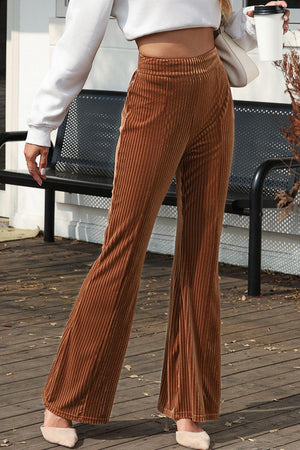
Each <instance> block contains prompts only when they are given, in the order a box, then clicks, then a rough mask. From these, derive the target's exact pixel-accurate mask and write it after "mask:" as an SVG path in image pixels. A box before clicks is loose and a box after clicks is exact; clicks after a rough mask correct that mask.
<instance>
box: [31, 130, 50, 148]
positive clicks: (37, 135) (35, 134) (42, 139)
mask: <svg viewBox="0 0 300 450" xmlns="http://www.w3.org/2000/svg"><path fill="white" fill-rule="evenodd" d="M51 131H52V129H51V128H48V127H35V126H33V125H29V127H28V133H27V138H26V142H27V143H28V144H35V145H41V146H43V147H50V145H51V140H50V133H51Z"/></svg>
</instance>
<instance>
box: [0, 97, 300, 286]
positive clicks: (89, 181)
mask: <svg viewBox="0 0 300 450" xmlns="http://www.w3.org/2000/svg"><path fill="white" fill-rule="evenodd" d="M125 98H126V93H124V92H110V91H91V90H83V91H82V92H81V93H80V94H79V95H78V96H77V97H76V98H75V99H74V101H73V102H72V104H71V106H70V108H69V111H68V114H67V115H66V117H65V119H64V121H63V123H62V125H61V126H60V127H59V129H58V133H57V139H56V143H55V146H54V148H53V147H52V148H51V150H50V152H49V158H48V167H47V180H46V181H45V182H43V186H42V188H44V189H45V228H44V239H45V240H46V241H50V242H51V241H53V240H54V204H55V191H63V192H74V193H79V194H90V195H97V196H102V197H110V196H111V191H112V183H113V174H114V163H115V150H116V146H117V142H118V137H119V127H120V123H121V111H122V108H123V105H124V101H125ZM234 108H235V148H234V156H233V163H232V168H231V175H230V181H229V189H228V195H227V200H226V207H225V211H226V212H230V213H234V214H242V215H250V231H249V275H248V280H249V282H248V293H249V294H250V295H259V293H260V260H261V216H262V207H275V206H276V201H275V200H274V194H275V192H276V191H277V190H278V189H288V188H289V187H290V186H291V185H292V184H293V182H294V175H293V172H292V174H290V175H289V174H288V172H289V169H288V168H287V167H286V164H287V163H288V162H289V158H290V156H291V153H290V150H289V146H288V144H287V142H286V141H285V140H284V138H283V137H282V134H281V132H280V127H281V126H283V125H287V124H288V115H289V114H290V113H291V107H290V106H289V105H282V104H266V103H256V102H241V101H235V102H234ZM26 134H27V133H26V132H8V133H2V134H0V146H2V145H3V144H4V143H5V142H7V141H18V140H25V139H26ZM294 165H295V164H294ZM274 169H276V170H274ZM1 181H2V182H3V183H7V184H15V185H22V186H30V187H36V188H39V186H38V185H37V184H36V182H35V181H34V180H33V179H32V177H31V176H30V175H29V174H28V173H27V172H26V171H18V170H0V182H1ZM163 204H165V205H176V177H175V174H174V178H173V180H172V183H171V185H170V188H169V190H168V193H167V195H166V196H165V199H164V201H163Z"/></svg>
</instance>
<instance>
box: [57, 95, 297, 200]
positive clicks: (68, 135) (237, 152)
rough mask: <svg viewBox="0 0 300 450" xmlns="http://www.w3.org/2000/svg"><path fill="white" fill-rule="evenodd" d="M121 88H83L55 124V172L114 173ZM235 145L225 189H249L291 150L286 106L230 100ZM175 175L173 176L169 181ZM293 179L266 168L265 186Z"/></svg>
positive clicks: (282, 184) (273, 186) (284, 184)
mask: <svg viewBox="0 0 300 450" xmlns="http://www.w3.org/2000/svg"><path fill="white" fill-rule="evenodd" d="M125 98H126V93H124V92H111V91H91V90H82V91H81V93H80V94H79V95H78V96H77V97H76V98H75V99H74V101H73V102H72V104H71V106H70V109H69V112H68V114H67V116H66V117H65V119H64V121H63V123H62V125H61V126H60V127H59V130H58V134H57V140H56V144H55V149H54V152H53V156H52V166H54V165H55V167H56V170H57V171H59V172H71V173H79V174H85V175H92V176H101V177H109V178H112V177H113V170H114V161H115V150H116V145H117V141H118V137H119V127H120V121H121V111H122V108H123V105H124V101H125ZM234 103H235V106H234V107H235V149H234V156H233V162H232V168H231V175H230V182H229V190H230V191H233V192H235V191H236V192H245V193H247V192H249V189H250V184H251V180H252V176H253V174H254V171H255V170H256V169H257V167H258V166H259V165H260V164H261V163H262V162H263V161H264V160H266V159H268V158H273V157H278V156H282V157H285V156H287V157H288V156H291V153H290V150H289V146H288V144H287V142H286V140H285V139H284V138H283V136H282V134H281V132H280V127H281V126H282V125H287V124H288V123H289V120H288V115H289V114H290V113H291V106H290V105H285V104H270V103H256V102H242V101H235V102H234ZM174 182H175V176H174V180H173V183H172V185H173V187H174ZM292 182H293V180H291V179H289V177H288V176H287V170H282V171H278V170H277V171H276V172H272V171H271V172H270V174H269V176H268V177H267V179H266V182H265V186H266V192H265V193H269V195H270V196H273V195H274V192H275V191H276V190H277V189H286V188H287V187H288V186H289V184H292Z"/></svg>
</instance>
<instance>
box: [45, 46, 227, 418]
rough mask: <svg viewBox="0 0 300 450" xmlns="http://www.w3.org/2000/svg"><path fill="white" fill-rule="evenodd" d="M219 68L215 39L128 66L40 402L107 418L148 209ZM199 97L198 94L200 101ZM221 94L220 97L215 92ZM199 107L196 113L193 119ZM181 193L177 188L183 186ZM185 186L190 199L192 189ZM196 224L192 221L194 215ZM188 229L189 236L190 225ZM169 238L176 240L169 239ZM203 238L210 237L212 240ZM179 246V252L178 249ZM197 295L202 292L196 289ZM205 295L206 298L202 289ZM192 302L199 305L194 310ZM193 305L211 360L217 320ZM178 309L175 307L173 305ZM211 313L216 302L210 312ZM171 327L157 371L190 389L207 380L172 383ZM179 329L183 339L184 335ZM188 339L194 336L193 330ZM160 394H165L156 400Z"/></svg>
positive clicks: (206, 119)
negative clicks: (91, 244) (86, 255)
mask: <svg viewBox="0 0 300 450" xmlns="http://www.w3.org/2000/svg"><path fill="white" fill-rule="evenodd" d="M222 73H223V72H222V67H221V63H220V61H219V58H218V54H217V52H216V50H215V49H214V50H212V51H211V52H208V53H207V54H205V55H201V56H199V57H194V58H180V59H173V58H172V59H166V58H162V59H160V58H158V59H156V58H147V57H143V56H142V55H140V57H139V64H138V70H137V71H136V72H135V74H134V76H133V78H132V81H131V83H130V85H129V89H128V95H127V98H126V102H125V106H124V109H123V112H122V122H121V127H120V131H121V133H120V139H119V142H118V146H117V150H116V163H115V174H114V183H113V192H112V199H111V205H110V210H109V214H108V225H107V228H106V230H105V236H104V243H103V246H102V251H101V254H100V256H99V258H98V259H97V260H96V261H95V263H94V265H93V266H92V268H91V270H90V272H89V274H88V276H87V277H86V279H85V281H84V283H83V285H82V287H81V290H80V292H79V295H78V298H77V301H76V302H75V305H74V307H73V309H72V312H71V314H70V317H69V320H68V322H67V325H66V328H65V331H64V333H63V336H62V339H61V343H60V346H59V349H58V353H57V356H56V358H55V361H54V363H53V365H52V368H51V370H50V373H49V376H48V379H47V382H46V385H45V388H44V391H43V401H44V404H45V406H46V407H47V408H48V409H49V410H50V411H52V412H53V413H55V414H57V415H59V416H61V417H65V418H67V419H73V420H77V421H79V422H88V423H107V422H108V421H109V416H110V413H111V409H112V405H113V400H114V396H115V392H116V389H117V384H118V380H119V376H120V372H121V369H122V364H123V360H124V356H125V352H126V348H127V345H128V340H129V335H130V330H131V327H132V321H133V316H134V312H135V307H136V299H137V293H138V289H139V284H140V277H141V271H142V267H143V262H144V258H145V254H146V250H147V246H148V242H149V239H150V236H151V231H152V229H153V225H154V222H155V218H156V216H157V213H158V210H159V208H160V205H161V203H162V201H163V198H164V196H165V194H166V192H167V190H168V187H169V185H170V183H171V181H172V178H173V176H174V174H175V172H176V169H177V168H180V167H184V164H185V163H184V161H186V164H193V163H194V161H193V158H192V150H191V152H190V153H189V154H190V156H187V159H186V153H185V152H186V149H187V148H191V149H192V148H193V147H190V146H191V144H192V142H193V140H194V137H195V136H196V134H200V129H201V131H203V130H204V128H205V127H208V126H209V124H210V123H211V122H212V121H214V120H215V116H216V115H218V114H219V106H220V105H218V107H217V106H215V96H218V95H219V94H220V92H221V91H222V92H223V90H224V89H223V87H222V86H223V85H224V86H225V87H226V88H228V86H227V85H228V83H226V78H225V77H226V75H225V76H224V75H222ZM220 75H221V80H220ZM216 86H219V87H218V89H217V90H218V92H214V90H215V88H216ZM200 97H201V98H203V99H204V101H202V105H203V108H202V109H201V108H200V106H201V101H200ZM222 101H223V103H224V101H225V100H224V95H223V100H222ZM222 101H221V103H222ZM211 105H213V106H211ZM221 106H222V105H221ZM200 110H201V111H200ZM200 112H201V117H202V119H201V120H200V121H199V117H198V115H199V113H200ZM223 116H224V114H223ZM223 116H222V117H223ZM224 126H225V125H224ZM220 145H221V144H220ZM207 147H209V144H207ZM205 151H206V150H205ZM224 151H225V150H224ZM189 158H190V161H189ZM182 164H183V165H182ZM182 173H183V172H182ZM178 174H179V185H178V186H179V202H180V203H181V202H182V204H183V203H184V202H183V199H182V198H181V188H180V186H182V182H180V178H181V175H180V171H179V172H178ZM182 176H183V175H182ZM194 176H196V173H194ZM215 176H216V174H213V177H215ZM215 184H218V182H215ZM215 184H214V183H213V184H212V186H214V185H215ZM182 194H183V195H186V193H184V192H183V193H182ZM190 194H191V197H190V198H191V201H190V203H191V204H192V203H193V201H192V193H190ZM205 195H206V194H205ZM222 195H224V193H223V194H222ZM225 195H226V194H225ZM197 198H198V194H197V196H196V198H195V201H198V200H197ZM180 211H181V212H180ZM180 211H179V214H180V215H182V210H181V208H180ZM182 217H183V215H182ZM196 226H197V227H198V226H199V223H198V221H197V224H196ZM183 228H184V221H182V220H181V221H180V220H179V231H178V233H179V234H181V231H180V230H181V229H183ZM191 229H192V228H191ZM200 231H201V230H200ZM197 233H198V231H197ZM180 239H181V238H180ZM189 239H190V240H191V241H192V240H193V239H194V235H191V236H190V237H189ZM177 240H178V239H177ZM176 245H177V247H178V245H179V244H178V243H177V244H176ZM182 245H184V242H182ZM182 245H180V247H182ZM197 245H198V244H197ZM212 245H214V246H217V244H216V243H212ZM192 248H193V245H192V242H189V250H188V253H187V255H186V258H188V257H190V256H191V253H190V252H192ZM198 251H201V248H200V247H195V252H196V253H197V252H198ZM196 253H195V254H194V257H192V260H191V264H192V268H193V269H192V270H193V273H194V272H195V264H196V266H197V267H200V265H199V264H198V265H197V263H196V261H197V256H196ZM177 254H178V257H177V260H176V263H175V265H176V267H178V268H179V267H180V265H181V262H180V259H179V256H180V257H181V255H179V253H178V251H177ZM182 256H183V257H184V258H185V256H184V254H183V253H182ZM183 267H184V270H185V271H187V272H188V261H187V259H186V260H185V261H183ZM212 271H213V272H214V271H215V268H214V267H212ZM178 273H179V269H178ZM186 276H188V275H186ZM180 277H182V275H180ZM184 279H187V278H184ZM191 279H194V280H195V281H196V279H195V277H194V275H191ZM212 279H214V274H213V275H212ZM177 284H178V281H176V277H175V279H174V286H173V288H172V291H173V292H174V290H175V291H176V290H177V289H178V288H177V287H176V286H177ZM182 286H183V285H182ZM209 286H214V288H215V291H216V290H217V287H216V285H215V284H214V283H213V282H211V281H209ZM190 287H191V285H190V284H187V285H186V289H187V291H186V292H187V295H194V294H196V295H197V294H198V291H197V288H196V286H195V285H194V286H193V288H192V289H193V290H190ZM183 289H185V288H184V287H183ZM201 289H202V291H203V292H208V290H209V289H205V288H203V287H202V288H201ZM201 289H200V290H201ZM215 296H216V293H215V292H214V293H213V295H212V297H210V298H209V299H210V301H214V302H215V303H216V305H217V302H216V301H215ZM202 298H203V299H204V296H202ZM177 301H179V302H182V297H181V294H180V295H179V294H178V295H173V297H172V300H171V313H170V314H174V315H175V316H176V317H177V318H178V317H179V316H178V314H177V313H176V314H177V315H176V314H175V312H174V311H175V310H176V308H175V302H177ZM203 301H204V300H203ZM205 301H206V303H207V301H208V297H207V298H206V299H205ZM172 305H173V306H172ZM191 305H192V303H191ZM217 306H218V305H217ZM203 308H204V310H205V308H206V307H204V306H203V307H202V310H203ZM198 309H199V308H198ZM202 310H201V308H200V313H201V311H202ZM172 311H173V312H172ZM197 311H198V310H197ZM197 311H196V317H197V320H195V321H194V323H193V326H194V329H193V333H195V334H197V333H199V334H201V336H205V335H206V334H208V336H209V338H208V339H205V340H204V341H203V342H205V343H206V344H207V345H208V346H209V349H208V351H209V354H210V358H211V360H213V358H214V354H213V352H214V351H215V349H216V347H217V351H216V357H217V358H218V355H219V349H218V344H215V343H214V342H211V341H210V338H211V339H215V333H216V332H217V328H216V327H215V325H214V321H213V320H212V321H210V322H209V324H210V325H212V326H213V327H215V328H214V329H213V330H210V331H208V330H206V331H204V332H203V329H202V328H201V327H203V325H201V321H199V320H200V319H199V311H198V312H197ZM185 313H189V317H191V313H190V312H189V311H185ZM180 315H181V317H182V313H180ZM180 320H181V321H182V320H183V319H180ZM218 320H219V318H218V310H217V311H216V312H215V321H217V322H218ZM199 324H200V330H197V329H196V328H195V327H197V326H198V325H199ZM171 327H173V328H174V332H171V333H170V331H169V333H170V335H171V336H173V337H171V338H170V339H169V347H168V349H167V351H168V352H170V354H171V356H170V357H168V358H167V360H168V361H169V362H168V363H167V370H168V373H167V377H164V378H163V384H162V392H163V393H164V392H165V393H166V392H167V393H169V394H171V395H177V394H176V389H174V386H175V385H176V387H177V386H179V387H180V388H182V389H183V390H185V389H186V388H189V387H190V384H189V383H196V385H197V388H193V392H196V393H198V389H200V388H204V389H205V390H207V388H208V389H210V385H209V386H206V384H205V383H206V381H207V380H206V378H204V379H203V378H201V374H198V373H197V375H198V376H199V379H201V380H202V382H201V383H200V384H199V380H198V379H194V378H191V379H190V382H189V383H187V381H186V379H184V378H182V382H181V383H182V384H181V385H179V384H178V379H179V378H178V376H177V375H176V374H175V373H173V374H171V373H170V370H175V371H176V370H177V369H178V366H177V365H176V364H175V363H174V359H173V356H172V355H173V347H172V348H170V345H171V346H174V348H175V347H176V346H177V337H176V335H177V334H178V333H177V328H178V320H177V319H176V320H174V321H172V322H171ZM183 331H184V330H183V328H181V335H180V336H181V341H182V342H183V345H185V344H184V336H183ZM187 339H188V345H190V342H191V339H190V336H189V335H187ZM217 340H218V338H217ZM193 342H194V344H195V345H196V344H197V343H199V339H197V338H195V339H194V341H193ZM200 344H201V342H200ZM197 345H198V344H197ZM203 351H204V350H203ZM193 352H194V353H193V354H192V356H194V355H196V354H197V355H198V353H197V351H196V349H193ZM185 354H188V355H190V354H191V352H190V351H189V350H187V351H186V352H185ZM198 356H199V355H198ZM200 356H201V355H200ZM175 359H176V357H175ZM198 359H199V358H198ZM200 360H201V358H200ZM201 361H202V360H201ZM212 364H213V363H212ZM197 370H201V365H200V364H198V365H197ZM165 373H166V372H165ZM193 373H194V368H193ZM183 376H185V374H184V373H183ZM174 380H177V381H174ZM170 383H171V384H170ZM170 386H171V387H170ZM169 394H168V395H166V394H163V395H162V398H163V403H164V408H170V409H171V408H172V407H173V406H170V405H173V403H172V402H173V401H175V403H176V398H175V400H172V399H171V398H170V397H169ZM206 395H208V396H210V393H209V394H205V393H204V394H203V393H202V396H206ZM216 395H217V394H216ZM180 396H182V397H183V398H187V397H188V396H189V393H187V392H185V391H183V392H182V394H180ZM165 398H167V399H168V402H169V403H165V400H164V399H165ZM178 406H179V408H181V407H182V406H184V403H182V402H181V403H180V404H178ZM194 407H196V408H200V409H199V411H200V413H201V411H202V408H203V403H199V402H198V400H197V402H196V403H195V404H194Z"/></svg>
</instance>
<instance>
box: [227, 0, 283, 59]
mask: <svg viewBox="0 0 300 450" xmlns="http://www.w3.org/2000/svg"><path fill="white" fill-rule="evenodd" d="M267 5H279V6H282V7H283V8H286V7H287V3H286V2H285V1H281V0H279V1H276V2H275V1H271V2H269V3H267ZM253 10H254V6H249V7H247V8H242V9H240V10H239V11H237V12H232V14H231V16H230V19H229V21H228V22H227V23H226V25H225V26H224V29H225V31H226V33H228V34H229V35H230V36H231V37H232V39H233V40H234V41H235V42H236V43H237V44H238V45H239V46H240V47H242V48H243V49H244V50H246V51H249V50H252V49H253V48H255V47H257V40H256V30H255V24H254V17H253ZM289 15H290V13H289V11H286V12H285V16H284V25H283V29H284V32H285V33H286V32H287V30H288V22H289Z"/></svg>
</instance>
